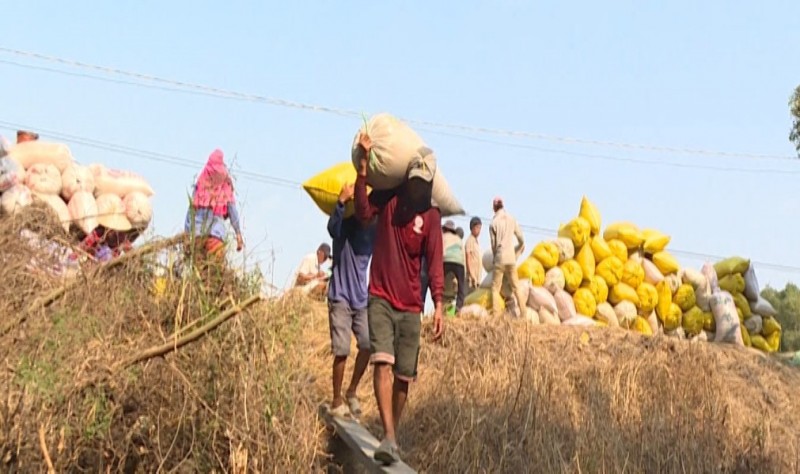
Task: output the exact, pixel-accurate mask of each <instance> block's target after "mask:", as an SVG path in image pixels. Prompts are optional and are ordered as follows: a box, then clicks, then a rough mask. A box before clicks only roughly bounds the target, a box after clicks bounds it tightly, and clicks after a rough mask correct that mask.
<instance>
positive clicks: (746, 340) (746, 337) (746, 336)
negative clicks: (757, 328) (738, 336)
mask: <svg viewBox="0 0 800 474" xmlns="http://www.w3.org/2000/svg"><path fill="white" fill-rule="evenodd" d="M739 330H740V331H741V332H742V341H744V347H752V346H753V343H752V341H751V340H750V332H749V331H748V330H747V328H746V327H744V324H742V325H740V326H739Z"/></svg>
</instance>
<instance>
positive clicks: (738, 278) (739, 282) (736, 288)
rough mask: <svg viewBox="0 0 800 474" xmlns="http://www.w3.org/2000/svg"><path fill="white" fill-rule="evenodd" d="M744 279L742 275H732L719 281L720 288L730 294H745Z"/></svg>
mask: <svg viewBox="0 0 800 474" xmlns="http://www.w3.org/2000/svg"><path fill="white" fill-rule="evenodd" d="M744 287H745V283H744V277H743V276H742V274H741V273H731V274H729V275H725V276H724V277H722V278H720V279H719V288H720V289H721V290H724V291H727V292H728V293H731V294H733V293H742V292H744Z"/></svg>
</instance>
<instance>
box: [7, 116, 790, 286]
mask: <svg viewBox="0 0 800 474" xmlns="http://www.w3.org/2000/svg"><path fill="white" fill-rule="evenodd" d="M0 127H8V129H9V130H18V129H26V130H36V131H39V132H42V133H46V134H47V135H50V136H53V137H54V138H58V139H60V140H64V141H67V142H70V143H77V144H80V145H84V146H88V147H93V148H98V149H102V150H106V151H112V152H115V153H120V154H126V155H130V156H138V157H141V158H145V159H149V160H153V161H157V162H162V163H170V164H174V165H178V166H183V167H189V168H193V169H198V168H200V167H202V166H203V165H204V163H202V162H199V161H193V160H188V159H185V158H181V157H178V156H175V155H169V154H165V153H159V152H154V151H148V150H143V149H140V148H134V147H129V146H125V145H117V144H113V143H109V142H105V141H101V140H95V139H92V138H86V137H81V136H77V135H73V134H70V133H65V132H59V131H54V130H47V129H43V128H41V127H33V126H29V125H23V124H18V123H14V122H8V121H4V120H0ZM236 173H237V174H238V175H240V176H242V177H244V178H246V179H249V180H253V181H257V182H261V183H265V184H271V185H275V186H280V187H284V188H291V189H300V187H301V183H300V182H298V181H294V180H291V179H286V178H280V177H277V176H271V175H267V174H263V173H257V172H253V171H247V170H244V169H241V168H239V169H236ZM471 217H472V216H454V218H455V219H458V220H469V219H470V218H471ZM479 217H480V219H481V220H482V221H484V222H491V217H486V216H479ZM520 228H521V230H522V231H523V232H525V233H528V234H536V235H544V236H548V237H553V236H555V235H557V233H558V232H557V231H556V230H555V229H550V228H546V227H540V226H535V225H530V224H522V223H520ZM670 252H671V253H673V254H675V255H683V256H686V257H689V258H695V259H700V260H711V261H720V260H723V259H724V258H725V257H722V256H719V255H712V254H705V253H700V252H690V251H684V250H677V249H670ZM752 263H753V264H755V265H757V266H759V267H761V268H765V269H770V270H775V271H779V272H791V273H800V267H797V266H792V265H782V264H777V263H770V262H760V261H753V262H752Z"/></svg>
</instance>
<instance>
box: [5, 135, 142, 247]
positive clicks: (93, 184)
mask: <svg viewBox="0 0 800 474" xmlns="http://www.w3.org/2000/svg"><path fill="white" fill-rule="evenodd" d="M153 194H154V192H153V188H152V187H150V185H149V184H148V183H147V181H145V179H144V178H142V177H141V176H139V175H136V174H134V173H131V172H129V171H120V170H114V169H109V168H106V167H105V166H103V165H101V164H92V165H89V166H83V165H81V164H79V163H77V162H76V161H75V160H74V158H73V157H72V153H71V152H70V149H69V148H68V147H67V146H66V145H63V144H60V143H48V142H42V141H38V140H37V141H28V142H22V143H18V144H16V145H13V146H10V147H9V148H8V149H5V150H4V156H1V157H0V211H2V215H4V216H11V215H14V214H16V213H19V212H24V210H25V208H26V207H28V206H30V205H31V204H32V203H33V202H34V200H39V201H41V202H44V203H45V204H47V205H48V206H49V207H50V208H51V209H52V210H53V212H54V213H55V215H56V216H58V219H59V221H60V222H61V224H62V226H63V228H64V230H65V231H67V232H69V231H70V230H77V231H80V233H81V234H83V235H88V234H90V233H91V232H92V231H94V230H95V228H97V226H98V225H99V224H98V217H99V216H103V215H106V213H114V214H115V217H116V218H117V220H118V221H119V219H123V220H122V221H123V222H126V221H127V222H128V223H130V227H131V228H132V229H137V230H140V231H143V230H145V229H147V227H148V226H149V225H150V221H151V219H152V215H153V208H152V205H151V203H150V197H151V196H153Z"/></svg>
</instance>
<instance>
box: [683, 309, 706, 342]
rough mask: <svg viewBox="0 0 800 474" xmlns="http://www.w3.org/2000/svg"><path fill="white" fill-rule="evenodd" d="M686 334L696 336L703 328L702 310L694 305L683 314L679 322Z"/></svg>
mask: <svg viewBox="0 0 800 474" xmlns="http://www.w3.org/2000/svg"><path fill="white" fill-rule="evenodd" d="M681 325H682V326H683V330H684V331H686V335H687V336H696V335H698V334H700V332H701V331H702V330H703V310H701V309H700V308H698V307H697V306H695V307H694V308H691V309H689V311H687V312H686V313H685V314H684V315H683V321H682V322H681Z"/></svg>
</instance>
